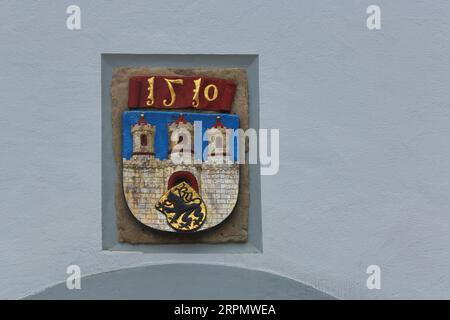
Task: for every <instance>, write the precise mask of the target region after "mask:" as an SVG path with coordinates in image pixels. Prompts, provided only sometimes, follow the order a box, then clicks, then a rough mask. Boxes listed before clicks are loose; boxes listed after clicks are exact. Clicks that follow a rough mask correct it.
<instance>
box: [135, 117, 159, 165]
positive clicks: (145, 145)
mask: <svg viewBox="0 0 450 320" xmlns="http://www.w3.org/2000/svg"><path fill="white" fill-rule="evenodd" d="M131 133H132V135H133V155H151V156H154V155H155V151H154V142H155V127H154V126H152V125H151V124H149V123H148V122H147V121H146V120H145V118H144V114H141V118H140V119H139V121H138V122H137V123H135V124H134V125H133V126H132V127H131Z"/></svg>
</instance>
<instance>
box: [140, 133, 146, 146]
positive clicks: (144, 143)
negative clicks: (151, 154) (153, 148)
mask: <svg viewBox="0 0 450 320" xmlns="http://www.w3.org/2000/svg"><path fill="white" fill-rule="evenodd" d="M141 146H143V147H145V146H147V135H146V134H141Z"/></svg>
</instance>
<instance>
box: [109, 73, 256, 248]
mask: <svg viewBox="0 0 450 320" xmlns="http://www.w3.org/2000/svg"><path fill="white" fill-rule="evenodd" d="M111 95H112V102H113V112H112V114H113V118H112V125H113V131H114V137H115V138H114V143H115V145H114V149H115V153H116V165H117V175H118V181H119V182H120V185H119V186H116V195H117V197H116V208H117V209H118V210H117V226H118V235H119V240H120V241H122V242H128V243H195V242H197V243H220V242H243V241H246V240H247V219H248V217H247V215H248V167H247V166H246V165H241V164H238V162H237V159H238V156H239V152H240V150H239V143H238V138H237V136H236V134H235V130H237V129H239V128H243V129H246V127H247V124H248V97H247V82H246V74H245V71H244V70H241V69H231V68H230V69H160V68H119V69H116V70H115V72H114V74H113V79H112V83H111ZM118 133H119V135H118ZM118 151H119V152H120V153H119V155H120V159H119V161H117V160H118V159H117V153H118ZM118 187H120V190H118ZM119 191H120V196H119Z"/></svg>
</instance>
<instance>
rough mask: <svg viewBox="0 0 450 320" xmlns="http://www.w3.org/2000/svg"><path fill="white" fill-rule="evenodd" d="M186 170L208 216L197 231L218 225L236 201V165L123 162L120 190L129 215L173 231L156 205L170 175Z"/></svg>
mask: <svg viewBox="0 0 450 320" xmlns="http://www.w3.org/2000/svg"><path fill="white" fill-rule="evenodd" d="M179 171H188V172H190V173H192V174H193V175H194V176H195V178H196V179H197V183H198V187H199V194H200V196H201V197H202V199H203V201H204V202H205V205H206V208H207V217H206V221H205V223H204V224H203V225H202V227H200V228H199V229H198V230H197V231H200V230H204V229H207V228H210V227H213V226H216V225H218V224H219V223H221V222H222V221H223V220H225V219H226V218H227V217H228V216H229V215H230V213H231V212H232V211H233V208H234V206H235V204H236V202H237V198H238V190H239V189H238V188H239V165H237V164H231V165H229V164H207V163H203V164H195V165H186V164H174V163H173V162H172V161H170V160H159V159H155V158H154V157H153V156H148V155H134V156H133V157H132V158H131V159H130V160H127V159H123V189H124V194H125V199H126V201H127V204H128V207H129V209H130V211H131V213H132V214H133V215H134V216H135V217H136V219H138V220H139V221H140V222H142V223H143V224H145V225H148V226H150V227H152V228H154V229H158V230H163V231H170V232H175V230H174V229H172V228H171V227H170V226H169V224H168V223H167V221H166V217H165V215H164V214H163V213H161V212H159V211H158V210H156V208H155V204H156V203H157V202H158V200H159V199H160V198H161V196H162V195H163V194H164V193H165V192H166V191H167V186H168V181H169V178H170V176H171V175H172V174H173V173H175V172H179Z"/></svg>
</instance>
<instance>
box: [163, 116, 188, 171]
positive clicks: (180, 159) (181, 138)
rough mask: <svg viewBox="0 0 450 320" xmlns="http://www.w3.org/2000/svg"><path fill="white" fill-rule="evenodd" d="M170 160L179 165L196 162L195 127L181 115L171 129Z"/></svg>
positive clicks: (169, 129)
mask: <svg viewBox="0 0 450 320" xmlns="http://www.w3.org/2000/svg"><path fill="white" fill-rule="evenodd" d="M168 131H169V159H170V160H172V161H173V162H177V163H193V161H194V126H193V125H192V123H190V122H189V121H187V120H186V118H185V117H184V114H182V113H180V115H179V117H178V119H177V120H175V121H174V122H172V123H171V124H170V125H169V127H168Z"/></svg>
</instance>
